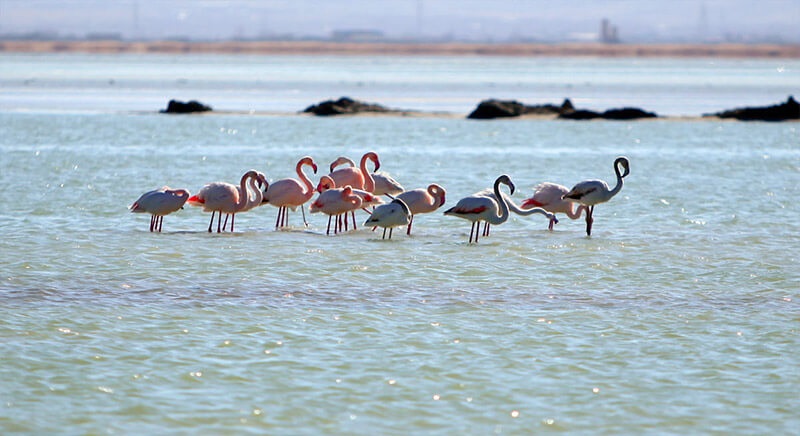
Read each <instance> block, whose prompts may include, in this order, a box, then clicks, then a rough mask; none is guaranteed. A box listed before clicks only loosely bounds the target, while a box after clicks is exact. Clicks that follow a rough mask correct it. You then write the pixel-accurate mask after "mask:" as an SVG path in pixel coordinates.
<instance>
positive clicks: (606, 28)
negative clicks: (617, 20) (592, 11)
mask: <svg viewBox="0 0 800 436" xmlns="http://www.w3.org/2000/svg"><path fill="white" fill-rule="evenodd" d="M600 42H602V43H605V44H616V43H618V42H619V33H618V32H617V26H614V25H613V24H611V22H610V21H608V18H603V21H601V22H600Z"/></svg>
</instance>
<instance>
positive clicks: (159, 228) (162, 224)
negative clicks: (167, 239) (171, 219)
mask: <svg viewBox="0 0 800 436" xmlns="http://www.w3.org/2000/svg"><path fill="white" fill-rule="evenodd" d="M156 220H157V221H158V233H161V227H163V226H164V217H163V216H159V217H156Z"/></svg>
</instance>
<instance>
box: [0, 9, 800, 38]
mask: <svg viewBox="0 0 800 436" xmlns="http://www.w3.org/2000/svg"><path fill="white" fill-rule="evenodd" d="M602 18H608V19H609V20H611V22H612V23H613V24H614V25H616V26H617V27H618V28H619V35H620V38H621V39H622V40H623V41H631V42H638V41H698V40H700V41H722V40H726V39H727V40H742V41H782V42H793V43H798V42H800V28H798V23H800V0H670V1H666V0H663V1H654V0H638V1H637V0H605V1H603V0H570V1H545V0H492V1H490V0H481V1H478V0H339V1H337V0H193V1H190V0H0V34H15V33H16V34H19V33H30V32H57V33H58V34H59V35H61V36H67V35H73V36H77V37H83V36H85V35H87V34H88V33H108V32H111V33H120V34H121V36H122V37H123V38H127V39H132V38H147V39H151V38H167V37H187V38H192V39H228V38H235V37H240V38H257V37H264V36H277V35H291V36H293V37H296V38H300V37H315V38H323V37H328V36H330V35H331V32H333V31H334V30H348V29H361V30H365V29H369V30H378V31H381V32H383V33H384V35H385V36H386V37H387V38H392V39H402V38H417V37H423V38H429V39H430V38H443V37H452V38H456V39H464V40H494V41H505V40H509V39H516V40H519V39H532V40H542V41H554V40H581V39H584V40H585V39H591V38H594V37H596V34H597V33H598V31H599V28H600V20H601V19H602Z"/></svg>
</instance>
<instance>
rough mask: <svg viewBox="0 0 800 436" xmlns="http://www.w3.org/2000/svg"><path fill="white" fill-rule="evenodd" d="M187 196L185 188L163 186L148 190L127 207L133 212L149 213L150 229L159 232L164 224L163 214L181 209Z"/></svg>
mask: <svg viewBox="0 0 800 436" xmlns="http://www.w3.org/2000/svg"><path fill="white" fill-rule="evenodd" d="M188 198H189V191H187V190H185V189H170V187H169V186H164V187H163V188H161V189H156V190H154V191H148V192H145V193H144V194H142V195H141V197H139V199H138V200H136V201H134V202H133V204H132V205H131V206H130V207H129V209H130V210H131V212H133V213H149V214H150V231H151V232H154V231H155V232H161V227H162V226H163V225H164V215H169V214H171V213H172V212H175V211H176V210H178V209H183V205H184V204H185V203H186V200H187V199H188Z"/></svg>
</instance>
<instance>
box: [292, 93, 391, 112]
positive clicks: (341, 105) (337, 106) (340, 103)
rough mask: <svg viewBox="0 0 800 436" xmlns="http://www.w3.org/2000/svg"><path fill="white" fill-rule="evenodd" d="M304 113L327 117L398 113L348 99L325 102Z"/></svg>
mask: <svg viewBox="0 0 800 436" xmlns="http://www.w3.org/2000/svg"><path fill="white" fill-rule="evenodd" d="M303 112H304V113H311V114H314V115H319V116H329V115H345V114H359V113H366V112H374V113H386V112H399V111H396V110H393V109H389V108H386V107H384V106H381V105H379V104H374V103H364V102H361V101H358V100H353V99H352V98H349V97H341V98H339V99H338V100H335V101H334V100H326V101H323V102H321V103H319V104H315V105H311V106H309V107H307V108H306V109H305V110H304V111H303Z"/></svg>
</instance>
